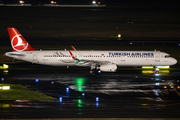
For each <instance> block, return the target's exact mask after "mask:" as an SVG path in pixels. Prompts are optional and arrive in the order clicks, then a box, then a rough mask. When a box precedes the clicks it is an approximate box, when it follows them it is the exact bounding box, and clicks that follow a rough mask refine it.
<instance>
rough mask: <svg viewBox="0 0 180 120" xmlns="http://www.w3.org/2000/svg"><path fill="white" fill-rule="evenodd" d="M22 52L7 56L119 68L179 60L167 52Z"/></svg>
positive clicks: (48, 62)
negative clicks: (112, 65) (108, 65)
mask: <svg viewBox="0 0 180 120" xmlns="http://www.w3.org/2000/svg"><path fill="white" fill-rule="evenodd" d="M72 54H73V55H74V56H75V57H76V58H78V60H74V59H73V58H72V56H71V55H70V53H69V51H58V50H57V51H22V52H7V53H6V54H5V55H6V56H9V57H12V58H15V59H20V60H24V61H27V62H32V63H37V64H43V65H52V66H91V65H92V64H93V63H94V64H97V65H102V64H107V63H109V64H115V65H117V66H145V65H147V66H160V65H174V64H176V63H177V60H176V59H174V58H172V57H170V56H169V54H167V53H165V52H158V51H72Z"/></svg>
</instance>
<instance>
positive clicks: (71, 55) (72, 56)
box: [69, 50, 75, 59]
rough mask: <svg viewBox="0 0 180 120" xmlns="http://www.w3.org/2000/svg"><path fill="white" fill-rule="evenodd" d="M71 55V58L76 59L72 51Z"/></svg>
mask: <svg viewBox="0 0 180 120" xmlns="http://www.w3.org/2000/svg"><path fill="white" fill-rule="evenodd" d="M69 53H70V55H71V57H72V58H73V59H75V57H74V55H73V54H72V52H71V51H70V50H69Z"/></svg>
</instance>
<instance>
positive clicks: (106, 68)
mask: <svg viewBox="0 0 180 120" xmlns="http://www.w3.org/2000/svg"><path fill="white" fill-rule="evenodd" d="M99 69H100V70H101V71H103V72H116V70H117V65H116V64H102V65H101V66H100V67H99Z"/></svg>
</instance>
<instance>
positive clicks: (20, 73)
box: [0, 65, 180, 119]
mask: <svg viewBox="0 0 180 120" xmlns="http://www.w3.org/2000/svg"><path fill="white" fill-rule="evenodd" d="M27 66H28V65H24V66H21V67H19V68H18V67H17V68H16V67H15V66H14V67H12V69H9V70H8V71H4V70H0V75H1V83H13V84H22V85H24V86H26V87H27V88H29V89H32V90H34V91H37V92H42V93H44V94H46V95H49V96H52V97H55V98H57V100H55V101H28V100H15V101H0V111H1V112H0V118H3V119H4V118H16V119H20V118H23V119H25V118H38V119H39V118H180V114H179V112H180V109H179V108H180V96H179V92H180V88H179V86H180V79H179V78H180V69H177V68H170V69H169V70H161V71H160V73H159V74H153V73H152V71H153V70H143V69H140V68H120V69H119V70H118V71H117V72H116V73H102V74H90V73H89V69H88V68H74V67H70V68H68V69H66V68H64V67H60V68H55V69H53V67H46V66H39V65H33V66H31V67H27ZM2 78H3V80H2Z"/></svg>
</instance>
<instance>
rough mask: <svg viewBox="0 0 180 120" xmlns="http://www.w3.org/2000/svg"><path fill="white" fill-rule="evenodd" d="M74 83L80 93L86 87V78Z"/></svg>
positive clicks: (76, 79) (77, 79)
mask: <svg viewBox="0 0 180 120" xmlns="http://www.w3.org/2000/svg"><path fill="white" fill-rule="evenodd" d="M74 81H75V84H76V86H77V88H78V91H79V92H82V91H83V86H84V85H85V82H86V78H75V79H74Z"/></svg>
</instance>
